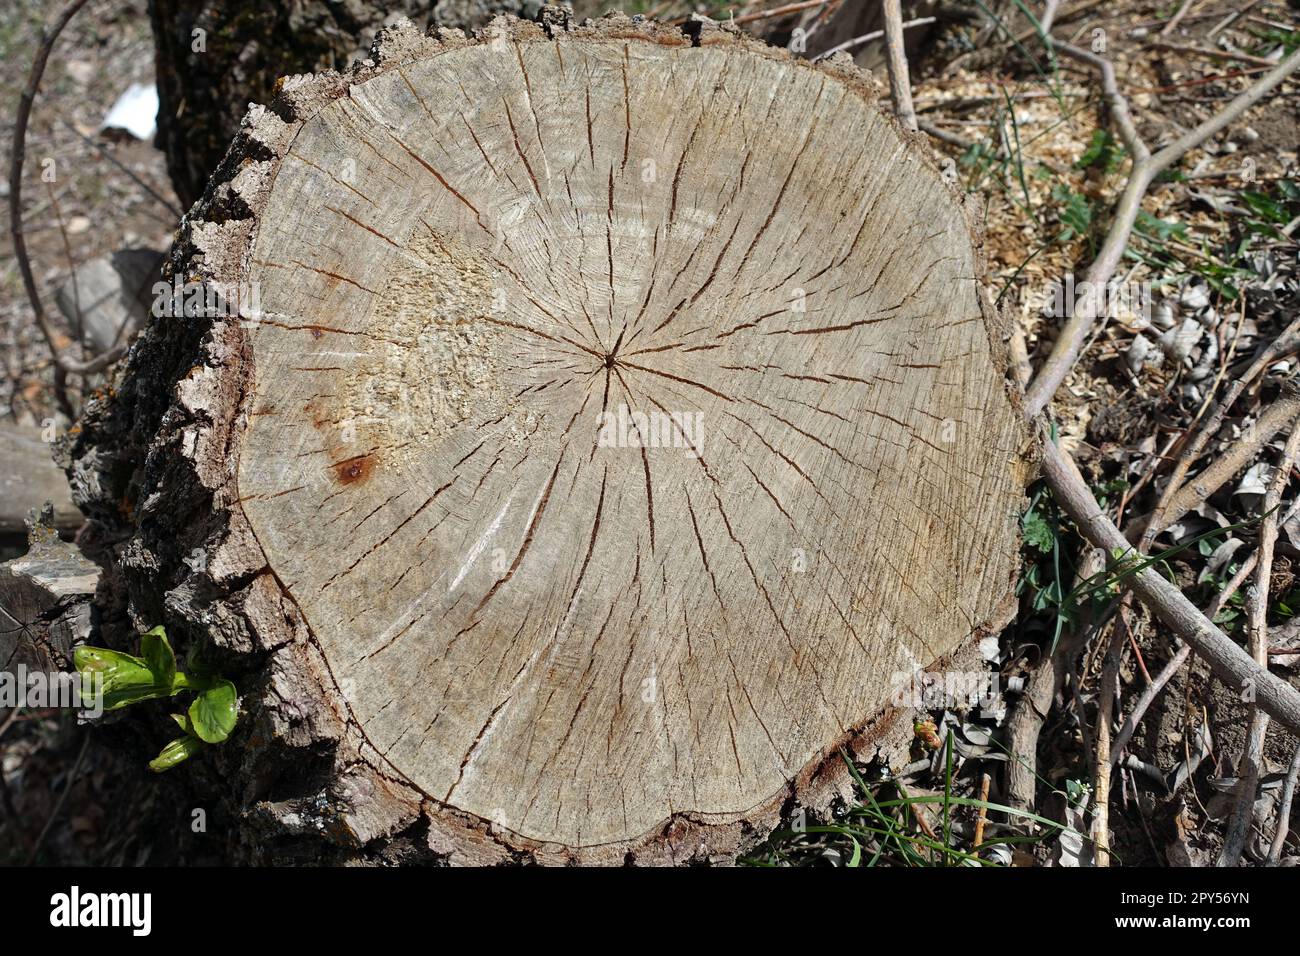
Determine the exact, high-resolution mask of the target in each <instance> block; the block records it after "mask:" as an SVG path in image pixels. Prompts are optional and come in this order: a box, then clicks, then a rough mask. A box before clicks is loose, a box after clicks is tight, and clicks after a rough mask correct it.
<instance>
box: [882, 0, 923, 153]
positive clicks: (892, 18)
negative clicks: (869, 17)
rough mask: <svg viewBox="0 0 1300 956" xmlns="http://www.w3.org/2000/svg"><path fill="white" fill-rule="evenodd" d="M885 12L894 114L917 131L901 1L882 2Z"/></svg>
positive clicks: (908, 126) (886, 41)
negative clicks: (904, 42) (904, 41)
mask: <svg viewBox="0 0 1300 956" xmlns="http://www.w3.org/2000/svg"><path fill="white" fill-rule="evenodd" d="M881 6H882V7H883V9H884V12H885V47H886V49H887V51H888V57H887V59H886V63H887V65H888V67H889V89H890V92H891V94H892V95H893V98H894V112H895V113H897V114H898V118H899V120H900V121H901V122H902V124H903V125H904V126H906V127H907V128H908V129H916V128H917V125H916V109H915V108H914V107H913V106H912V80H911V77H910V76H909V74H908V70H907V53H906V52H905V51H904V49H903V11H902V8H901V5H900V3H899V0H882V3H881Z"/></svg>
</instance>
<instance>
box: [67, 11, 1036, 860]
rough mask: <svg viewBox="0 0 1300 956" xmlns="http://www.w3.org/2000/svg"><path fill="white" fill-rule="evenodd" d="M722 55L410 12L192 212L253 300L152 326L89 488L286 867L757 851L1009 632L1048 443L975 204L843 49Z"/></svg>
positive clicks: (237, 289)
mask: <svg viewBox="0 0 1300 956" xmlns="http://www.w3.org/2000/svg"><path fill="white" fill-rule="evenodd" d="M693 29H695V30H696V31H697V32H696V34H695V35H694V36H690V35H683V34H682V33H679V32H677V31H674V30H670V29H668V28H666V27H659V26H655V25H650V24H645V23H639V22H632V21H629V20H627V19H626V18H622V17H614V18H609V19H605V20H602V21H599V22H597V23H594V24H588V25H584V26H582V27H578V26H571V25H569V24H568V23H567V21H565V20H564V19H563V17H562V16H561V15H560V14H559V13H558V12H554V11H549V10H548V11H544V12H543V24H542V25H536V24H528V23H521V22H518V21H512V20H498V21H495V22H494V23H493V24H492V26H491V27H490V28H489V29H488V30H487V31H486V33H485V35H484V36H483V37H482V38H481V39H480V40H478V41H469V40H466V39H464V38H463V37H462V36H461V35H460V34H459V33H457V32H454V31H443V32H441V33H440V34H438V35H436V36H432V37H424V36H421V35H419V34H418V33H416V32H415V31H413V30H410V29H407V28H396V29H394V30H391V31H388V32H386V33H384V34H382V35H381V37H380V40H379V41H378V43H377V47H376V49H375V51H374V53H373V58H374V62H373V63H371V64H369V65H366V66H363V67H362V68H360V69H358V70H356V71H354V72H352V73H350V74H348V75H346V76H336V75H332V74H326V75H323V76H319V77H314V78H313V77H300V78H294V79H292V80H289V81H286V82H285V83H284V84H283V85H282V87H281V91H280V97H279V99H278V100H277V102H276V103H275V104H274V107H273V109H272V110H263V109H261V108H254V109H253V110H252V111H251V112H250V114H249V116H248V118H247V119H246V120H245V123H244V126H243V129H242V131H241V135H240V138H239V140H238V141H237V142H236V144H235V145H234V147H232V150H231V153H230V154H228V156H227V159H226V160H225V161H224V162H223V164H222V167H221V170H220V171H219V173H218V176H217V178H216V180H215V181H214V183H213V184H212V186H210V188H209V191H208V193H207V194H206V196H205V198H204V200H203V202H202V203H201V204H200V205H199V206H198V207H197V208H196V210H195V212H194V214H193V215H191V217H190V218H189V219H188V220H187V223H186V225H185V229H184V232H183V234H182V242H181V244H180V245H179V246H178V249H177V251H176V253H175V259H174V262H173V264H172V268H173V269H174V270H175V272H176V273H177V274H181V275H185V276H187V277H191V276H198V277H201V278H203V279H204V280H206V281H208V282H210V283H213V284H216V285H220V286H222V287H223V288H225V289H226V290H227V296H226V301H229V302H237V303H238V304H239V306H240V314H239V315H238V316H237V317H233V318H229V319H226V318H215V319H212V320H210V321H199V322H195V321H186V320H176V319H167V320H163V321H160V322H157V323H154V324H153V325H152V326H150V328H148V329H147V330H146V331H145V333H144V335H143V336H142V338H141V341H140V344H139V345H138V346H137V348H136V350H135V351H134V353H133V355H132V359H131V362H130V364H129V366H128V368H127V369H126V372H125V379H124V383H123V386H122V387H121V388H119V390H118V392H119V397H118V399H117V400H116V401H114V402H111V403H106V404H103V405H100V406H97V407H96V408H95V409H92V413H91V415H90V416H89V418H88V422H87V427H86V433H85V435H84V436H83V438H82V440H81V441H80V443H79V446H78V449H77V450H76V463H75V464H74V475H75V476H76V484H77V486H78V488H79V489H82V500H83V501H84V502H85V503H86V505H87V507H88V508H89V509H90V510H91V511H92V513H93V514H96V515H97V521H98V524H99V525H100V527H101V531H102V533H104V534H106V535H108V536H110V537H111V536H112V535H113V534H132V535H133V538H132V541H131V543H130V545H129V546H128V547H127V548H126V549H125V550H124V551H123V554H122V559H121V562H120V563H121V567H122V570H123V572H124V577H125V582H126V586H127V587H128V589H129V592H130V597H131V601H132V607H133V610H134V612H135V613H136V616H137V618H138V619H139V621H140V623H146V622H148V623H150V624H152V623H158V622H159V619H165V621H166V623H168V624H169V625H172V626H175V628H176V630H177V631H178V632H180V633H184V632H188V633H190V634H192V635H194V636H195V637H197V638H202V639H203V640H205V641H207V642H210V643H211V644H213V645H215V646H216V647H217V648H219V649H223V650H224V651H225V652H227V653H228V654H229V655H231V660H232V661H234V662H236V663H238V662H240V661H242V662H244V663H245V664H246V666H247V667H248V668H249V677H248V679H246V680H244V681H242V682H241V690H244V691H245V693H246V695H247V697H246V700H245V707H246V710H247V712H248V713H249V714H250V716H249V718H248V724H247V725H246V727H245V731H244V733H246V734H247V737H246V738H245V740H246V747H245V749H244V750H243V751H242V753H243V756H242V758H238V759H242V761H243V763H242V764H241V765H239V766H238V767H236V768H232V769H233V772H236V773H237V774H238V775H239V779H240V780H241V785H242V787H243V790H242V795H241V797H240V798H239V799H240V800H241V801H242V803H243V804H244V805H245V806H246V807H248V808H249V816H248V818H247V819H248V821H249V825H250V826H255V827H257V828H260V829H259V833H260V835H261V838H262V839H263V842H262V843H261V852H262V853H266V852H267V844H266V842H265V839H264V838H265V836H266V835H267V834H270V835H271V836H273V837H275V838H278V839H280V840H284V839H296V836H295V835H297V834H306V833H316V832H320V831H323V832H325V833H326V834H327V835H328V836H329V837H330V839H331V840H332V841H333V843H334V844H335V845H338V846H353V847H364V846H366V845H367V844H373V841H375V840H377V839H378V838H380V837H384V838H387V839H388V840H389V841H390V843H389V845H390V846H391V845H392V843H391V841H392V840H394V839H395V836H394V835H395V834H397V835H403V834H404V835H406V836H405V837H403V838H404V839H422V840H423V852H426V853H428V852H432V853H434V854H438V855H445V856H450V857H451V858H452V859H455V860H459V861H487V860H501V859H512V858H520V857H521V856H529V857H531V858H533V859H537V860H541V861H550V862H556V861H561V860H567V859H579V860H589V861H609V862H615V861H622V860H623V859H624V858H625V857H627V856H629V855H631V856H634V857H636V858H638V859H641V860H643V861H683V860H688V859H693V858H700V857H709V856H712V855H715V854H728V853H733V852H735V851H736V849H737V848H738V847H740V846H741V845H743V844H744V843H745V842H752V841H753V840H754V839H756V838H757V837H759V836H761V835H762V834H763V833H764V832H766V829H767V828H769V827H770V826H771V825H773V824H774V823H775V822H776V820H777V819H778V817H779V814H780V810H781V807H782V805H783V804H785V803H787V802H788V801H789V799H790V798H791V797H795V798H796V799H799V800H801V801H805V802H809V803H814V804H815V803H816V802H817V801H818V800H822V801H824V800H825V799H828V795H829V794H830V793H832V792H834V790H835V789H836V788H837V787H839V786H841V785H842V783H843V776H842V774H841V773H840V770H839V758H838V751H839V748H840V747H841V746H846V745H847V746H849V747H851V748H861V747H865V746H867V745H868V744H869V743H870V742H871V741H872V740H874V739H879V738H880V737H881V735H882V734H883V733H885V728H886V727H887V726H889V725H890V722H889V721H888V719H887V717H888V715H889V714H890V712H891V707H890V697H891V692H892V691H893V690H894V689H895V685H896V682H897V681H896V678H897V676H898V675H899V674H905V675H908V676H910V675H911V674H912V673H913V671H914V670H915V669H916V668H918V667H926V666H931V665H933V666H944V665H945V663H946V662H949V661H952V660H956V659H960V658H961V657H962V656H963V655H964V654H967V653H969V652H970V650H971V648H972V646H973V641H974V640H975V639H976V638H978V637H979V636H981V635H983V634H985V633H987V632H988V631H989V630H990V629H993V628H997V627H998V626H1000V625H1001V623H1003V622H1004V621H1005V619H1006V618H1007V616H1008V613H1009V610H1010V607H1011V604H1012V600H1011V599H1012V585H1013V578H1014V575H1015V569H1016V565H1017V560H1016V559H1017V544H1018V532H1017V527H1018V522H1017V515H1018V511H1019V505H1020V502H1021V498H1022V495H1023V487H1024V480H1025V476H1026V472H1027V468H1028V462H1027V453H1028V451H1029V447H1030V443H1029V438H1028V434H1027V431H1026V429H1025V427H1024V425H1023V424H1022V423H1021V418H1020V416H1019V414H1018V412H1017V409H1016V408H1015V403H1014V399H1013V398H1012V397H1011V396H1010V394H1009V392H1008V390H1007V388H1006V386H1005V382H1004V369H1005V363H1006V357H1005V348H1004V345H1003V340H1002V327H1001V323H1000V321H999V319H998V317H997V315H996V313H995V312H994V310H993V309H992V308H991V307H990V306H989V304H988V301H987V298H986V297H985V296H983V295H982V293H981V290H980V285H979V278H980V276H981V274H982V268H983V266H982V262H981V259H980V251H979V240H978V234H977V230H975V229H974V228H973V227H972V226H971V224H970V222H969V221H968V216H967V213H966V211H965V210H964V208H963V206H962V202H961V197H960V195H959V193H958V192H957V190H955V189H954V188H953V187H950V186H949V185H948V184H947V183H946V182H945V181H944V179H943V177H942V175H941V173H940V172H939V170H938V168H937V165H936V164H935V163H934V161H933V160H932V159H930V157H929V155H928V153H927V152H926V150H925V147H924V144H923V143H922V142H921V141H919V140H918V139H917V138H916V137H915V136H911V135H909V134H907V133H905V132H904V131H902V130H901V129H900V128H899V127H898V126H897V124H896V123H895V122H894V121H893V120H892V118H891V117H889V116H888V115H887V114H886V113H885V111H884V110H882V109H881V107H880V106H879V105H878V104H877V102H876V97H877V91H876V89H875V87H874V85H873V84H872V83H871V82H870V81H869V79H867V78H865V77H864V76H863V75H861V74H859V73H857V72H856V71H855V70H854V69H853V68H852V67H851V65H848V64H847V61H846V60H836V61H833V62H832V63H830V64H828V65H825V66H813V65H810V64H808V63H806V62H800V61H795V60H791V59H790V58H789V57H788V56H786V55H785V54H784V53H782V52H780V51H773V50H770V49H768V48H766V47H763V46H761V45H760V44H757V43H755V42H753V41H749V40H745V39H743V38H741V37H739V36H738V35H734V34H732V33H730V32H728V31H724V30H721V29H717V28H713V27H709V26H699V25H695V26H694V27H693ZM173 394H174V396H175V398H174V401H173V400H172V398H171V396H172V395H173ZM602 412H604V413H610V414H611V415H612V418H611V417H602ZM637 415H640V416H645V417H643V418H637V417H634V416H637ZM652 431H653V440H652V435H651V432H652ZM141 434H148V435H153V438H152V441H151V443H150V448H149V452H148V460H149V468H148V469H147V470H146V471H145V472H143V473H142V472H141V471H139V470H138V468H137V470H135V471H134V472H131V470H130V469H129V468H126V467H125V465H126V463H127V462H128V461H129V460H130V459H131V458H132V457H134V456H136V455H138V452H137V451H135V450H134V449H135V446H134V444H133V443H134V442H136V441H138V440H139V438H138V436H139V435H141ZM128 474H130V477H127V475H128ZM133 483H134V484H135V485H138V492H137V493H136V495H135V500H136V501H137V504H136V506H135V509H134V511H133V512H132V513H131V514H130V516H129V518H126V517H123V516H121V515H120V514H116V513H115V512H114V511H113V509H112V508H111V507H108V505H109V503H110V502H112V501H114V500H115V499H116V498H117V496H118V495H120V494H126V493H128V490H129V489H130V488H131V487H132V485H133ZM238 738H239V735H238V734H237V736H236V739H235V740H232V742H231V744H230V745H228V746H227V747H225V748H222V753H223V754H229V753H232V752H233V753H238V752H240V751H239V747H240V743H239V739H238ZM326 743H327V744H328V746H325V744H326ZM309 754H310V755H311V758H310V759H311V760H314V761H315V762H314V763H312V765H311V768H310V772H309V771H307V770H304V771H303V772H302V773H301V774H296V775H295V779H297V780H299V781H300V784H299V785H297V786H295V787H283V788H282V787H277V785H276V784H275V783H274V782H271V781H274V780H275V779H276V777H277V774H279V775H283V773H284V772H285V771H284V770H283V767H284V766H285V765H286V761H290V760H299V761H307V760H308V755H309ZM218 759H231V760H234V759H236V758H234V757H229V758H227V757H222V756H219V758H218ZM272 765H274V766H275V768H276V769H274V770H272V769H271V766H272ZM304 778H306V779H311V780H314V781H315V784H314V786H316V787H318V788H320V790H319V795H318V796H314V797H307V798H305V797H303V795H302V794H303V792H304V791H303V789H302V785H301V780H302V779H304ZM322 781H323V782H322ZM277 793H278V794H279V795H278V796H277ZM322 801H323V802H324V803H325V804H326V805H328V806H329V808H330V810H329V813H328V814H327V817H328V819H325V820H323V821H322V822H321V823H320V825H319V826H316V825H315V822H314V821H315V820H316V819H317V817H314V816H313V814H317V815H319V813H320V810H319V807H320V805H321V802H322ZM313 807H315V808H317V809H315V810H312V809H311V808H313ZM417 833H421V834H424V835H423V837H414V836H410V835H411V834H417Z"/></svg>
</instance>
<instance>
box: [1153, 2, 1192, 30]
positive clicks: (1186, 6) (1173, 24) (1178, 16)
mask: <svg viewBox="0 0 1300 956" xmlns="http://www.w3.org/2000/svg"><path fill="white" fill-rule="evenodd" d="M1191 7H1192V0H1183V5H1182V6H1181V7H1179V8H1178V12H1177V13H1175V14H1174V15H1173V16H1172V17H1170V18H1169V22H1168V23H1166V24H1165V26H1164V29H1162V30H1161V31H1160V35H1161V36H1162V37H1166V36H1169V34H1171V33H1173V32H1174V30H1176V29H1177V28H1178V24H1180V23H1182V21H1183V17H1185V16H1186V15H1187V11H1188V10H1190V9H1191Z"/></svg>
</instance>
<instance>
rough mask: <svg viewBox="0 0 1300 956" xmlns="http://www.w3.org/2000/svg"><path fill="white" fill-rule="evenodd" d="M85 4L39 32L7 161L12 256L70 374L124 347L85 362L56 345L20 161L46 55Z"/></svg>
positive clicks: (101, 365)
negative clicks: (26, 227) (35, 260)
mask: <svg viewBox="0 0 1300 956" xmlns="http://www.w3.org/2000/svg"><path fill="white" fill-rule="evenodd" d="M85 5H86V0H72V2H71V3H70V4H68V6H67V7H66V8H64V10H63V12H62V13H60V14H59V16H58V17H57V18H56V19H55V21H54V24H53V26H51V27H48V28H47V29H46V30H44V31H43V33H42V36H41V43H40V46H39V47H37V50H36V59H35V60H33V61H32V69H31V72H30V73H29V74H28V77H27V85H26V86H25V87H24V88H23V91H22V95H21V96H20V97H19V99H18V114H17V117H16V118H15V120H14V145H13V155H12V157H11V159H10V163H9V235H10V239H11V241H12V242H13V247H14V259H15V260H17V262H18V271H19V272H20V273H21V274H22V277H23V288H24V289H25V290H26V292H27V298H28V299H29V300H30V301H31V304H32V312H33V313H34V315H35V317H36V324H37V326H39V327H40V330H41V335H43V336H44V337H45V342H46V344H47V345H48V346H49V348H50V354H51V355H52V356H53V358H54V362H55V365H56V367H57V369H58V370H61V371H62V372H66V373H71V374H74V375H90V374H92V373H94V372H99V371H102V370H103V369H105V368H107V367H108V366H110V365H112V364H113V363H114V362H116V361H117V360H118V359H119V358H121V357H122V355H124V354H125V353H126V346H125V345H124V344H122V345H118V346H115V347H114V348H112V349H110V350H109V351H107V352H105V353H104V354H103V355H99V356H96V357H95V358H92V359H90V360H89V361H85V362H79V361H77V360H76V359H74V358H72V357H70V356H69V355H68V354H66V353H65V352H64V351H63V350H62V349H60V348H59V346H58V338H57V336H56V334H55V331H54V326H53V325H52V324H51V322H50V317H49V316H48V315H47V314H46V312H45V307H44V306H42V305H41V298H40V294H39V292H38V291H37V289H36V278H35V276H34V275H33V274H32V264H31V260H30V259H29V258H28V256H27V242H26V240H25V239H24V237H23V202H22V191H23V161H24V159H25V158H26V148H27V123H28V121H29V119H30V118H31V114H32V103H33V102H34V101H35V99H36V92H37V90H38V89H39V88H40V83H41V76H42V75H43V74H44V73H45V64H46V61H48V60H49V58H50V51H51V50H52V49H53V48H54V41H55V40H57V39H58V37H59V34H60V33H62V32H63V29H64V27H66V26H67V25H68V21H69V20H71V19H72V18H73V17H74V16H75V15H76V13H77V11H78V10H80V9H81V8H82V7H83V6H85Z"/></svg>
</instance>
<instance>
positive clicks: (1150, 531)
mask: <svg viewBox="0 0 1300 956" xmlns="http://www.w3.org/2000/svg"><path fill="white" fill-rule="evenodd" d="M1296 348H1300V319H1294V320H1292V322H1291V324H1290V325H1288V326H1287V327H1286V329H1284V330H1283V332H1282V334H1281V335H1279V336H1278V337H1277V338H1275V339H1274V340H1273V341H1272V342H1271V343H1269V345H1268V347H1267V348H1265V349H1264V350H1263V351H1262V352H1260V354H1259V356H1258V357H1257V358H1256V359H1255V360H1254V361H1253V362H1251V363H1250V367H1249V368H1247V369H1246V371H1245V372H1244V373H1242V375H1241V377H1240V378H1238V379H1237V380H1236V381H1235V382H1233V383H1232V384H1231V385H1230V386H1229V387H1228V391H1227V393H1226V394H1225V395H1224V396H1223V399H1222V401H1220V402H1219V404H1218V405H1217V406H1215V408H1214V411H1213V412H1211V413H1210V415H1209V416H1208V417H1207V418H1206V419H1205V421H1204V422H1202V424H1201V427H1200V428H1199V429H1197V431H1196V436H1195V437H1194V438H1193V439H1192V441H1191V443H1190V444H1188V445H1187V447H1186V448H1185V449H1184V450H1183V453H1182V454H1181V455H1180V456H1179V458H1178V462H1177V464H1175V465H1174V470H1173V472H1172V474H1170V476H1169V481H1168V482H1167V483H1166V484H1165V490H1164V491H1163V492H1161V494H1160V497H1159V499H1158V500H1157V501H1156V506H1155V508H1154V509H1153V510H1152V512H1151V515H1150V517H1149V518H1148V519H1147V522H1146V528H1145V529H1144V531H1143V532H1142V543H1141V544H1140V545H1139V546H1138V550H1139V551H1147V550H1149V549H1150V547H1151V544H1152V542H1154V541H1155V539H1156V536H1157V535H1158V534H1160V532H1162V531H1163V530H1164V529H1165V528H1167V527H1169V525H1170V523H1172V522H1173V521H1175V520H1177V518H1176V517H1175V518H1170V517H1168V511H1169V507H1170V502H1171V501H1172V500H1173V498H1174V496H1175V495H1176V494H1178V492H1179V491H1180V489H1182V487H1183V480H1184V479H1185V478H1186V477H1187V472H1188V471H1189V470H1190V469H1191V467H1192V464H1193V463H1194V462H1195V461H1196V459H1197V458H1199V457H1200V456H1201V452H1203V451H1204V450H1205V446H1206V445H1207V444H1208V443H1209V441H1210V439H1211V438H1213V437H1214V435H1216V434H1217V433H1218V431H1219V428H1220V426H1222V425H1223V420H1224V418H1225V417H1226V416H1227V414H1228V412H1230V411H1231V410H1232V406H1233V405H1234V404H1235V403H1236V401H1237V399H1238V398H1240V397H1241V393H1242V392H1244V391H1245V390H1246V388H1248V387H1249V386H1250V384H1251V382H1253V381H1254V380H1255V379H1256V378H1257V377H1258V376H1259V375H1261V374H1262V373H1263V371H1264V369H1266V368H1268V367H1269V366H1270V365H1272V364H1273V363H1274V362H1275V361H1277V359H1278V358H1279V357H1281V356H1282V355H1284V354H1286V353H1287V352H1290V351H1292V350H1294V349H1296ZM1269 437H1270V438H1271V437H1272V436H1271V435H1270V436H1269Z"/></svg>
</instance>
